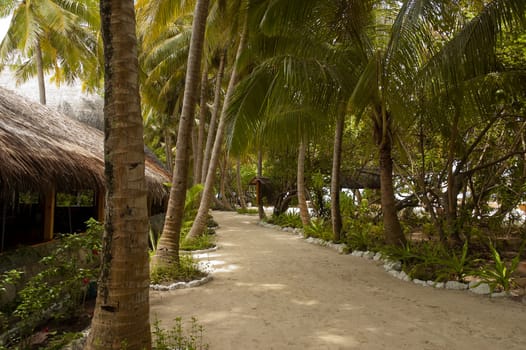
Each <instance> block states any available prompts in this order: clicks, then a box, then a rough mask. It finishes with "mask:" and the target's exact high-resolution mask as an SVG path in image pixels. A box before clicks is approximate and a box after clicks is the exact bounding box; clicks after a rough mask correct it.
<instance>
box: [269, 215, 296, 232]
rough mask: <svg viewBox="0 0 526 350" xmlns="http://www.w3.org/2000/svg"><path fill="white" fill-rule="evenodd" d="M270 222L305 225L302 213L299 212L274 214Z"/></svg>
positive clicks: (282, 225) (288, 225) (290, 225)
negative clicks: (301, 216) (302, 220)
mask: <svg viewBox="0 0 526 350" xmlns="http://www.w3.org/2000/svg"><path fill="white" fill-rule="evenodd" d="M269 222H270V223H271V224H274V225H278V226H281V227H295V228H301V227H303V224H302V223H301V218H300V215H299V214H298V213H283V214H281V215H278V216H272V218H271V219H270V220H269Z"/></svg>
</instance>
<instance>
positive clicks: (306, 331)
mask: <svg viewBox="0 0 526 350" xmlns="http://www.w3.org/2000/svg"><path fill="white" fill-rule="evenodd" d="M214 218H215V219H216V221H217V222H218V223H219V225H220V228H219V229H218V230H217V238H218V241H217V243H218V245H219V246H220V248H219V249H218V250H217V251H215V252H211V253H207V254H205V256H203V260H204V261H207V263H208V265H209V267H210V268H211V269H213V276H214V280H213V281H212V282H210V283H208V284H206V285H203V286H201V287H197V288H191V289H179V290H174V291H169V292H152V293H151V300H150V305H151V317H152V321H153V320H155V319H159V320H161V321H162V324H163V327H170V326H171V325H172V324H173V323H172V320H173V319H174V318H175V317H178V316H181V317H183V319H184V320H189V319H190V318H191V317H192V316H195V317H197V319H198V322H199V323H200V324H202V325H203V326H204V328H205V342H206V343H208V344H209V345H210V349H212V350H228V349H232V350H245V349H246V350H252V349H266V350H267V349H274V350H277V349H317V350H318V349H320V350H321V349H404V350H407V349H419V350H420V349H470V350H471V349H477V350H483V349H495V350H500V349H506V350H512V349H525V348H526V305H524V304H522V303H520V302H515V301H511V300H508V299H490V298H489V297H487V296H486V297H484V296H478V295H474V294H472V293H470V292H467V291H452V290H441V289H433V288H429V287H422V286H417V285H415V284H413V283H409V282H403V281H401V280H398V279H395V278H393V277H391V276H389V275H388V274H387V273H386V272H385V271H384V270H383V268H382V267H381V266H379V263H377V262H373V261H371V260H366V259H363V258H359V257H353V256H349V255H339V254H337V253H336V252H335V251H333V250H331V249H328V248H323V247H320V246H316V245H312V244H308V243H305V242H303V241H302V240H301V239H300V238H298V237H297V236H293V235H291V234H290V233H285V232H280V231H276V230H272V229H268V228H263V227H260V226H257V225H256V222H257V220H258V219H257V217H255V216H247V215H239V214H236V213H226V212H214Z"/></svg>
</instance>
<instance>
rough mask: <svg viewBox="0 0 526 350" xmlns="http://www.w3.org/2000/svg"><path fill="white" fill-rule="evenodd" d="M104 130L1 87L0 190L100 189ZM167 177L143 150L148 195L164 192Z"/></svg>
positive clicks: (168, 176) (102, 180) (161, 168)
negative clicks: (53, 187)
mask: <svg viewBox="0 0 526 350" xmlns="http://www.w3.org/2000/svg"><path fill="white" fill-rule="evenodd" d="M103 140H104V134H103V133H102V131H100V130H97V129H95V128H92V127H90V126H88V125H86V124H83V123H81V122H79V121H76V120H73V119H71V118H69V117H67V116H65V115H64V114H61V113H59V112H57V111H55V110H52V109H50V108H48V107H46V106H43V105H40V104H38V103H35V102H30V101H28V100H26V99H24V98H22V97H20V96H19V95H17V94H15V93H13V92H11V91H9V90H6V89H4V88H0V164H1V165H0V193H3V194H9V193H11V191H12V190H13V189H17V190H19V191H26V190H33V191H44V190H46V189H49V188H50V186H55V188H56V189H57V190H58V191H60V190H68V189H88V188H94V189H97V190H102V189H103V188H104V143H103V142H104V141H103ZM167 181H170V175H169V174H168V173H167V172H166V170H165V169H163V167H162V165H161V164H159V163H158V161H157V160H156V159H155V157H154V156H153V155H152V154H151V153H148V152H147V153H146V182H147V186H148V190H149V193H150V198H151V199H154V200H156V201H159V200H161V199H163V198H164V197H165V196H167V190H166V189H165V186H164V185H163V184H164V183H165V182H167Z"/></svg>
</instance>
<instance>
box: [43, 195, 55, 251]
mask: <svg viewBox="0 0 526 350" xmlns="http://www.w3.org/2000/svg"><path fill="white" fill-rule="evenodd" d="M54 226H55V187H53V186H52V187H51V188H50V189H49V190H48V191H47V192H46V193H44V242H47V241H51V240H52V239H53V229H54Z"/></svg>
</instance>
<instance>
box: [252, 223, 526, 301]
mask: <svg viewBox="0 0 526 350" xmlns="http://www.w3.org/2000/svg"><path fill="white" fill-rule="evenodd" d="M257 225H259V226H263V227H266V228H271V229H274V230H279V231H282V232H290V233H293V234H295V235H297V236H300V237H301V238H302V239H303V240H304V241H305V242H307V243H311V244H316V245H320V246H323V247H328V248H331V249H333V250H336V251H337V252H338V253H339V254H344V253H345V250H346V249H347V245H346V244H344V243H341V244H336V243H333V242H328V241H325V240H323V239H320V238H313V237H308V238H305V237H304V236H303V229H298V228H292V227H281V226H279V225H273V224H269V223H267V222H263V221H259V222H258V223H257ZM349 255H352V256H357V257H362V258H364V259H368V260H373V261H380V262H383V267H384V270H385V271H386V272H387V273H388V274H389V275H391V276H393V277H395V278H398V279H400V280H402V281H406V282H413V283H414V284H417V285H421V286H424V287H432V288H439V289H440V288H442V289H450V290H469V291H470V292H472V293H474V294H478V295H487V296H489V297H491V298H499V297H508V296H510V293H509V292H500V293H491V289H490V286H489V284H487V283H484V282H480V281H471V282H470V283H462V282H458V281H447V282H435V281H422V280H419V279H416V278H415V279H411V277H410V276H409V275H408V274H406V273H405V272H404V271H402V263H401V262H400V261H392V260H390V259H388V258H384V257H383V256H382V254H381V253H380V252H376V253H375V252H369V251H365V252H364V251H359V250H354V251H352V252H351V253H349ZM522 303H523V304H526V297H523V298H522Z"/></svg>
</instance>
